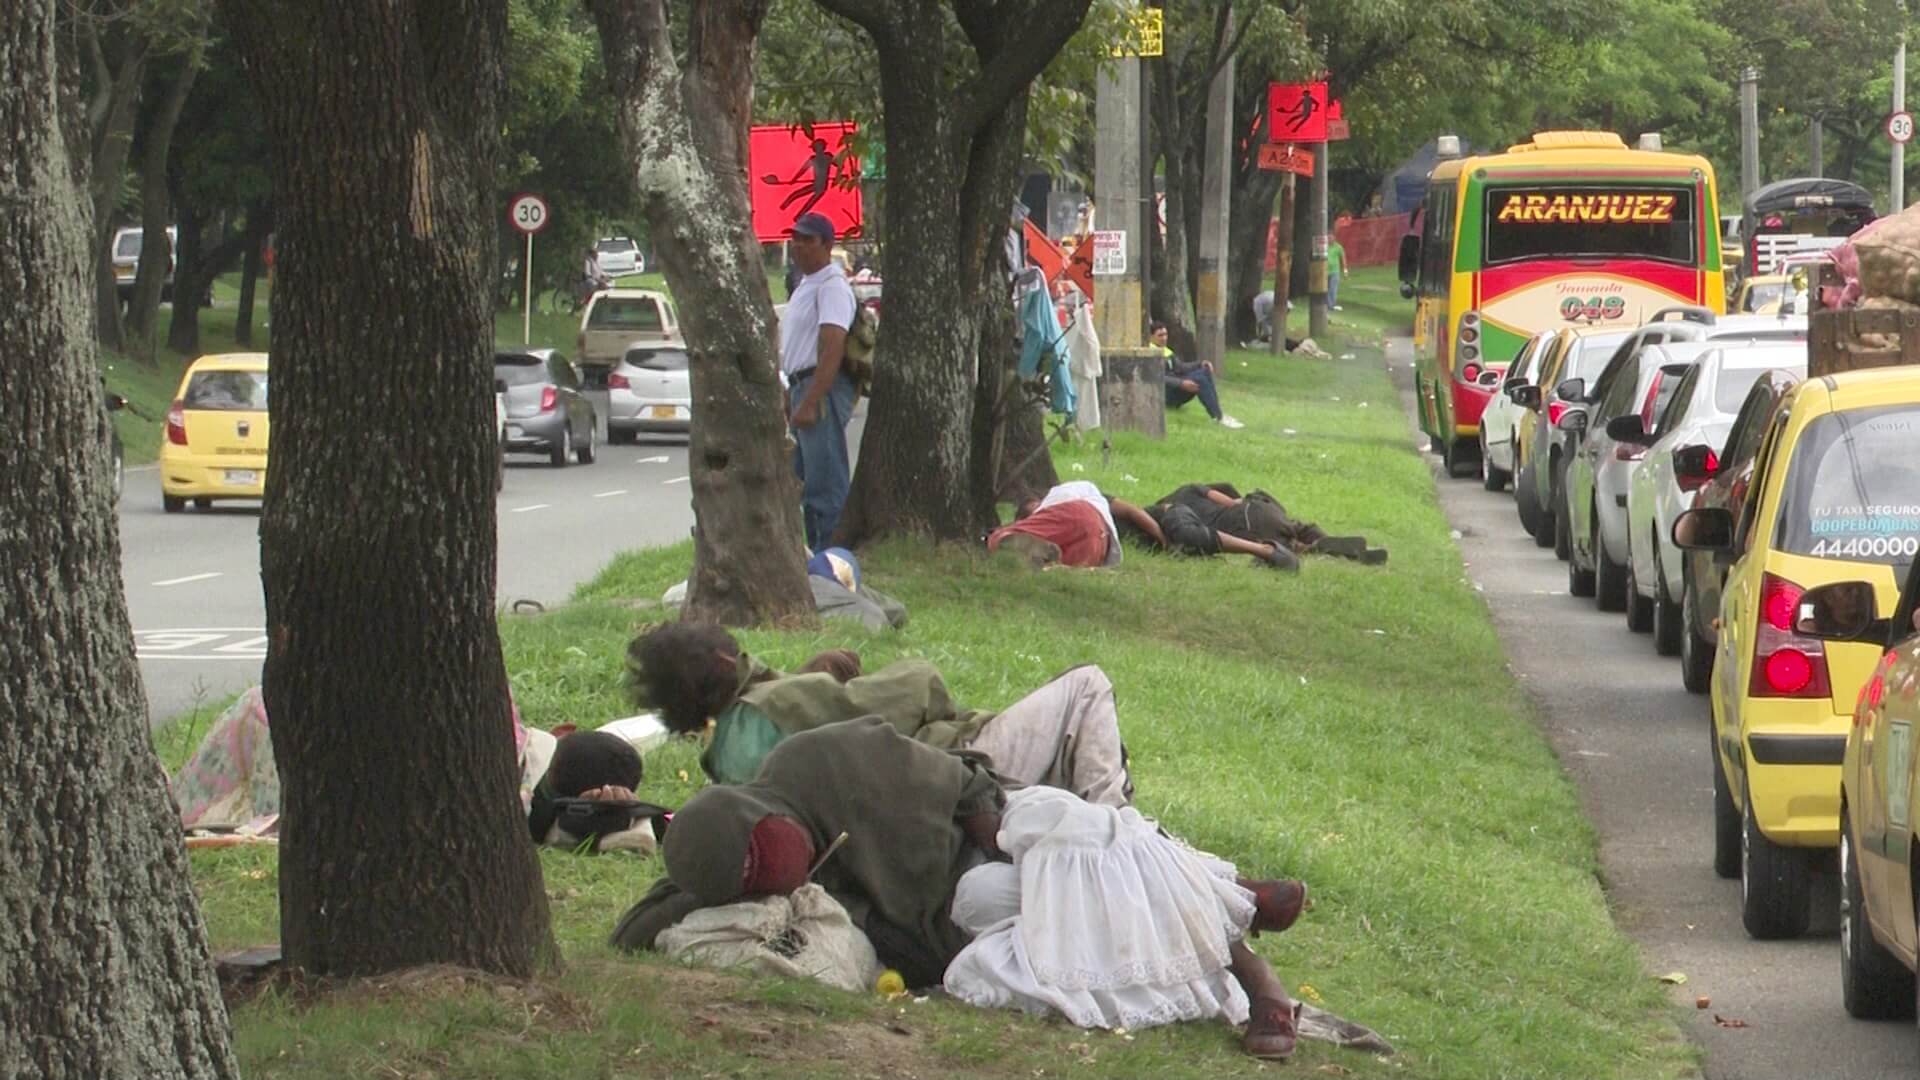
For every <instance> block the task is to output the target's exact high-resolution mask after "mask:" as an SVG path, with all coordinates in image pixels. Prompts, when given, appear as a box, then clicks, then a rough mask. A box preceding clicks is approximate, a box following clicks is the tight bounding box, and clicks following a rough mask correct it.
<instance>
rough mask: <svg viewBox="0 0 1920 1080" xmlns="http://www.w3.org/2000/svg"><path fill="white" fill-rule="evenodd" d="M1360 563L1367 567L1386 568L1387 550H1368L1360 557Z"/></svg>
mask: <svg viewBox="0 0 1920 1080" xmlns="http://www.w3.org/2000/svg"><path fill="white" fill-rule="evenodd" d="M1360 561H1361V562H1362V563H1364V564H1366V565H1367V566H1385V565H1387V549H1386V548H1368V549H1367V550H1366V551H1365V553H1363V554H1362V555H1361V556H1360Z"/></svg>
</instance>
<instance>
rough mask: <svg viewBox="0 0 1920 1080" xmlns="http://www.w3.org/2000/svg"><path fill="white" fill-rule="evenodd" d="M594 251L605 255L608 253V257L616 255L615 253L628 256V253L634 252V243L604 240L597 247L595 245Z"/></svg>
mask: <svg viewBox="0 0 1920 1080" xmlns="http://www.w3.org/2000/svg"><path fill="white" fill-rule="evenodd" d="M593 250H595V251H600V252H604V253H606V254H608V255H612V254H615V253H619V254H622V255H624V254H626V253H627V252H629V251H632V250H633V241H631V240H602V241H600V242H599V243H597V244H595V245H593Z"/></svg>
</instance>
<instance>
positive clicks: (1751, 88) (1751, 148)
mask: <svg viewBox="0 0 1920 1080" xmlns="http://www.w3.org/2000/svg"><path fill="white" fill-rule="evenodd" d="M1759 186H1760V72H1759V70H1758V69H1757V68H1753V67H1744V68H1741V69H1740V199H1741V201H1742V202H1745V201H1746V198H1747V196H1749V195H1751V194H1753V192H1754V189H1756V188H1758V187H1759ZM1749 242H1751V238H1749Z"/></svg>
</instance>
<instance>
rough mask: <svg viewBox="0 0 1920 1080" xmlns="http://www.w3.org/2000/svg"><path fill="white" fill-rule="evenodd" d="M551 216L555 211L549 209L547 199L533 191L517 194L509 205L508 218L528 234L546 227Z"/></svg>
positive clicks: (517, 227)
mask: <svg viewBox="0 0 1920 1080" xmlns="http://www.w3.org/2000/svg"><path fill="white" fill-rule="evenodd" d="M551 217H553V213H552V211H550V210H548V209H547V200H545V199H543V198H541V197H540V196H538V195H535V194H533V193H532V192H522V193H521V194H519V195H515V196H514V197H513V202H512V203H511V204H509V205H508V207H507V220H508V221H511V222H512V223H513V227H514V228H516V229H519V230H520V231H521V232H523V233H526V234H527V235H528V236H532V235H533V234H534V233H537V232H539V231H540V230H541V229H544V228H546V227H547V220H548V219H549V218H551Z"/></svg>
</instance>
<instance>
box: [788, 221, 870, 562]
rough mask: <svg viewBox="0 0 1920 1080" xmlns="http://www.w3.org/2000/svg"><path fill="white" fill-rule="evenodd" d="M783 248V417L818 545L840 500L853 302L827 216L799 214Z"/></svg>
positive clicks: (850, 394)
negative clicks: (788, 266)
mask: <svg viewBox="0 0 1920 1080" xmlns="http://www.w3.org/2000/svg"><path fill="white" fill-rule="evenodd" d="M788 249H789V250H790V251H791V252H792V254H793V261H794V263H795V265H797V266H799V268H800V273H801V275H802V277H801V279H800V285H799V287H798V288H796V289H795V290H794V291H793V295H792V296H790V297H788V298H787V311H786V315H785V317H783V318H782V319H781V320H780V370H781V372H782V373H783V374H785V375H786V377H787V401H788V408H789V410H790V411H789V412H788V415H787V420H788V423H789V424H790V425H791V426H792V428H793V442H794V446H793V471H794V473H795V474H796V475H797V476H799V477H800V487H801V492H800V503H801V510H802V517H803V518H804V519H805V522H806V529H807V547H809V548H811V549H813V550H815V551H818V550H820V549H821V548H824V547H826V546H827V544H828V543H829V542H830V541H831V540H832V538H833V529H834V526H835V525H837V524H839V522H840V510H841V508H842V507H843V506H845V505H846V502H847V488H848V482H849V479H850V475H851V472H850V468H849V463H848V459H847V421H848V420H849V419H851V417H852V414H853V400H854V387H853V380H852V379H851V378H848V376H847V373H846V371H845V370H844V369H843V367H842V363H841V362H842V361H843V360H844V359H845V358H846V345H847V328H848V327H851V326H852V325H853V318H854V308H855V302H854V298H853V286H852V285H850V284H848V283H847V275H846V274H844V273H842V272H841V270H840V267H839V266H837V265H835V264H834V262H833V223H832V222H831V221H828V220H827V219H826V217H825V216H824V215H821V214H803V215H801V217H800V220H798V221H796V222H794V223H793V240H792V242H791V243H790V244H789V245H788Z"/></svg>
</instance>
